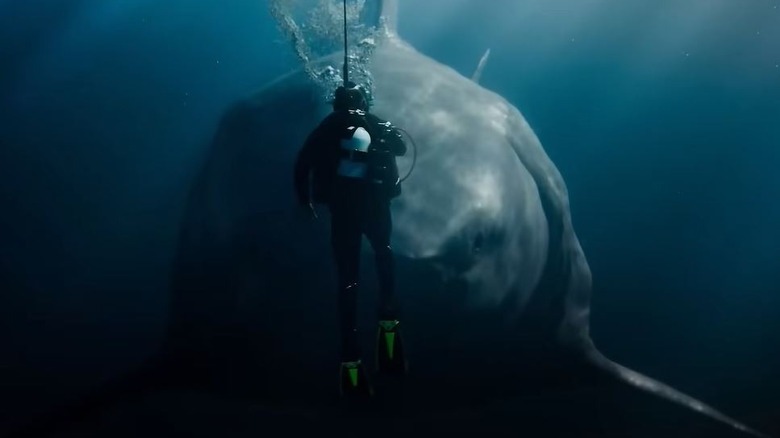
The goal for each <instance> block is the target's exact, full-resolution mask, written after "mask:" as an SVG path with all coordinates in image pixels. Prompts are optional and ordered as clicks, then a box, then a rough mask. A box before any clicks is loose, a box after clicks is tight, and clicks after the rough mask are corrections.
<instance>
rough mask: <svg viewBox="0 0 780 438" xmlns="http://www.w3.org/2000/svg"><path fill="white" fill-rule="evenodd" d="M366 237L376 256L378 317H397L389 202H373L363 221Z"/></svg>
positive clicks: (382, 318)
mask: <svg viewBox="0 0 780 438" xmlns="http://www.w3.org/2000/svg"><path fill="white" fill-rule="evenodd" d="M365 232H366V237H367V238H368V240H369V242H370V243H371V247H372V248H373V250H374V256H375V258H376V272H377V277H378V280H379V306H378V307H379V308H378V313H379V319H380V320H386V319H397V318H398V315H397V314H396V313H397V309H396V303H395V257H394V254H393V248H392V247H391V246H390V235H391V233H392V217H391V214H390V202H389V201H385V200H380V201H377V202H375V203H374V204H373V205H372V206H371V208H370V210H369V216H368V218H367V220H366V223H365Z"/></svg>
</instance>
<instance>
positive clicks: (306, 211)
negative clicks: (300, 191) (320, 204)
mask: <svg viewBox="0 0 780 438" xmlns="http://www.w3.org/2000/svg"><path fill="white" fill-rule="evenodd" d="M301 211H302V213H303V216H304V217H305V218H306V219H308V220H312V219H319V216H318V215H317V209H316V208H314V204H312V203H311V202H309V203H306V204H301Z"/></svg>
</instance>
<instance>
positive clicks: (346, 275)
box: [331, 206, 361, 362]
mask: <svg viewBox="0 0 780 438" xmlns="http://www.w3.org/2000/svg"><path fill="white" fill-rule="evenodd" d="M360 239H361V233H360V228H359V226H358V224H357V222H356V217H355V214H354V211H352V210H351V209H350V208H349V207H348V206H334V207H332V208H331V244H332V247H333V255H334V258H335V262H336V272H337V277H338V294H339V295H338V311H339V328H340V332H341V355H342V360H343V361H345V362H346V361H355V360H357V359H359V357H360V348H359V347H360V345H359V342H358V336H357V293H358V285H359V273H360Z"/></svg>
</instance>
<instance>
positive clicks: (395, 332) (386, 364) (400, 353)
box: [376, 320, 408, 376]
mask: <svg viewBox="0 0 780 438" xmlns="http://www.w3.org/2000/svg"><path fill="white" fill-rule="evenodd" d="M400 324H401V323H400V321H398V320H381V321H379V329H378V331H377V339H376V364H377V369H378V371H379V372H380V373H383V374H387V375H394V376H402V375H404V374H406V372H407V371H408V364H407V361H406V355H405V351H404V343H403V339H402V338H401V327H400Z"/></svg>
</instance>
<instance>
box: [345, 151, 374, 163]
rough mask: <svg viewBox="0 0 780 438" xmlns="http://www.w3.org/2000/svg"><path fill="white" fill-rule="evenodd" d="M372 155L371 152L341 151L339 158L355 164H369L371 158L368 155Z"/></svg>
mask: <svg viewBox="0 0 780 438" xmlns="http://www.w3.org/2000/svg"><path fill="white" fill-rule="evenodd" d="M370 153H371V152H364V151H358V150H354V149H340V150H339V158H345V159H347V160H349V161H353V162H355V163H367V162H368V158H369V157H368V155H369V154H370Z"/></svg>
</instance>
